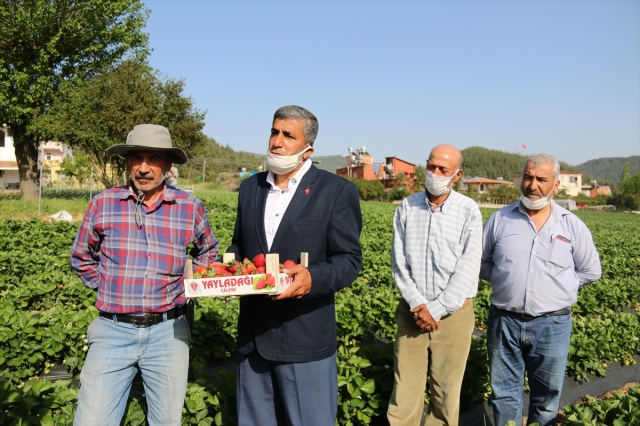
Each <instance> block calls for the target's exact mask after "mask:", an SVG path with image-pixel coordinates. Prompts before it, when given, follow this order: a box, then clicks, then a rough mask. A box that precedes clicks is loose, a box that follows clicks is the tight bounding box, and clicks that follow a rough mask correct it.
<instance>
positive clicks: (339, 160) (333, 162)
mask: <svg viewBox="0 0 640 426" xmlns="http://www.w3.org/2000/svg"><path fill="white" fill-rule="evenodd" d="M311 159H312V160H313V161H320V163H319V164H316V167H317V168H319V169H321V170H326V171H328V172H331V173H335V172H336V169H340V168H342V167H346V163H345V160H344V156H342V155H320V156H316V155H312V156H311Z"/></svg>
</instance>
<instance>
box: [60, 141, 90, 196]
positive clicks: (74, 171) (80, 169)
mask: <svg viewBox="0 0 640 426" xmlns="http://www.w3.org/2000/svg"><path fill="white" fill-rule="evenodd" d="M60 172H61V173H62V174H63V175H65V176H67V177H69V178H71V179H75V180H77V181H78V182H79V183H80V188H82V182H84V181H85V180H86V179H89V176H90V174H91V164H90V163H89V157H87V154H85V153H84V152H83V151H80V150H76V152H75V154H74V156H73V158H71V157H65V159H64V160H62V163H61V164H60Z"/></svg>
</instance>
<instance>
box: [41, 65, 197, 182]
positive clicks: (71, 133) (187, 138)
mask: <svg viewBox="0 0 640 426" xmlns="http://www.w3.org/2000/svg"><path fill="white" fill-rule="evenodd" d="M183 89H184V81H183V80H174V79H170V78H165V79H164V80H163V79H161V78H160V77H158V75H157V73H156V72H154V71H153V69H151V67H149V66H148V65H147V64H144V63H138V62H134V61H125V62H123V63H122V64H118V66H114V67H109V68H107V69H106V70H105V71H104V72H102V73H100V74H98V75H96V76H95V77H93V78H92V79H90V80H86V81H82V82H65V83H64V84H62V85H61V87H60V90H59V91H58V93H57V94H56V95H55V96H54V97H53V106H52V107H51V108H50V109H49V111H48V112H47V114H46V115H42V116H40V117H39V118H38V119H36V120H35V121H34V125H33V126H34V127H36V128H38V130H39V133H40V134H42V135H44V136H45V137H46V138H47V139H56V140H63V141H65V142H66V143H67V144H69V145H71V146H72V147H74V148H80V149H82V150H83V151H84V152H86V153H88V154H90V156H89V160H90V162H91V163H92V165H93V166H94V167H95V168H96V170H97V176H98V178H99V179H100V180H101V182H102V184H103V185H104V186H105V187H107V188H108V187H112V186H116V185H119V184H121V182H122V172H123V171H124V161H123V159H122V158H121V157H120V156H117V155H116V156H112V155H110V154H108V153H107V152H106V150H107V148H108V147H110V146H112V145H115V144H121V143H124V141H125V140H126V137H127V134H128V133H129V132H130V131H131V129H133V127H134V126H135V125H137V124H140V123H154V124H160V125H163V126H165V127H167V128H168V129H169V132H170V133H171V140H172V143H173V144H174V145H175V146H179V147H181V148H183V149H184V150H185V151H186V152H187V153H188V154H190V153H191V152H193V151H194V150H195V149H196V148H197V147H198V146H199V145H203V144H204V143H205V136H204V135H203V134H202V128H203V127H204V115H205V114H204V113H203V112H201V111H199V110H197V109H196V108H194V106H193V101H192V100H191V98H190V97H186V96H184V94H183Z"/></svg>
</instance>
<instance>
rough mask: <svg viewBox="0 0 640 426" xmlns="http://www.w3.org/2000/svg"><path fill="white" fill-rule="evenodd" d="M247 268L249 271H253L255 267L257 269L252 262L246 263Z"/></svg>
mask: <svg viewBox="0 0 640 426" xmlns="http://www.w3.org/2000/svg"><path fill="white" fill-rule="evenodd" d="M247 269H249V270H250V271H251V272H253V271H255V270H256V269H258V268H256V265H254V264H253V263H249V264H248V265H247Z"/></svg>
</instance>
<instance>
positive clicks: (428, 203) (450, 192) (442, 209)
mask: <svg viewBox="0 0 640 426" xmlns="http://www.w3.org/2000/svg"><path fill="white" fill-rule="evenodd" d="M455 193H456V191H454V190H453V188H452V189H451V190H450V191H449V196H448V197H447V198H446V199H445V200H444V201H443V202H442V204H440V205H439V206H438V208H437V209H436V210H435V211H438V210H440V211H441V212H442V213H444V205H445V204H447V201H449V200H450V199H451V197H455V195H454V194H455ZM424 199H425V200H426V201H427V205H428V206H429V209H430V210H431V211H434V210H433V203H432V202H431V200H429V196H428V195H427V190H426V189H425V190H424ZM447 208H449V207H447Z"/></svg>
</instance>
